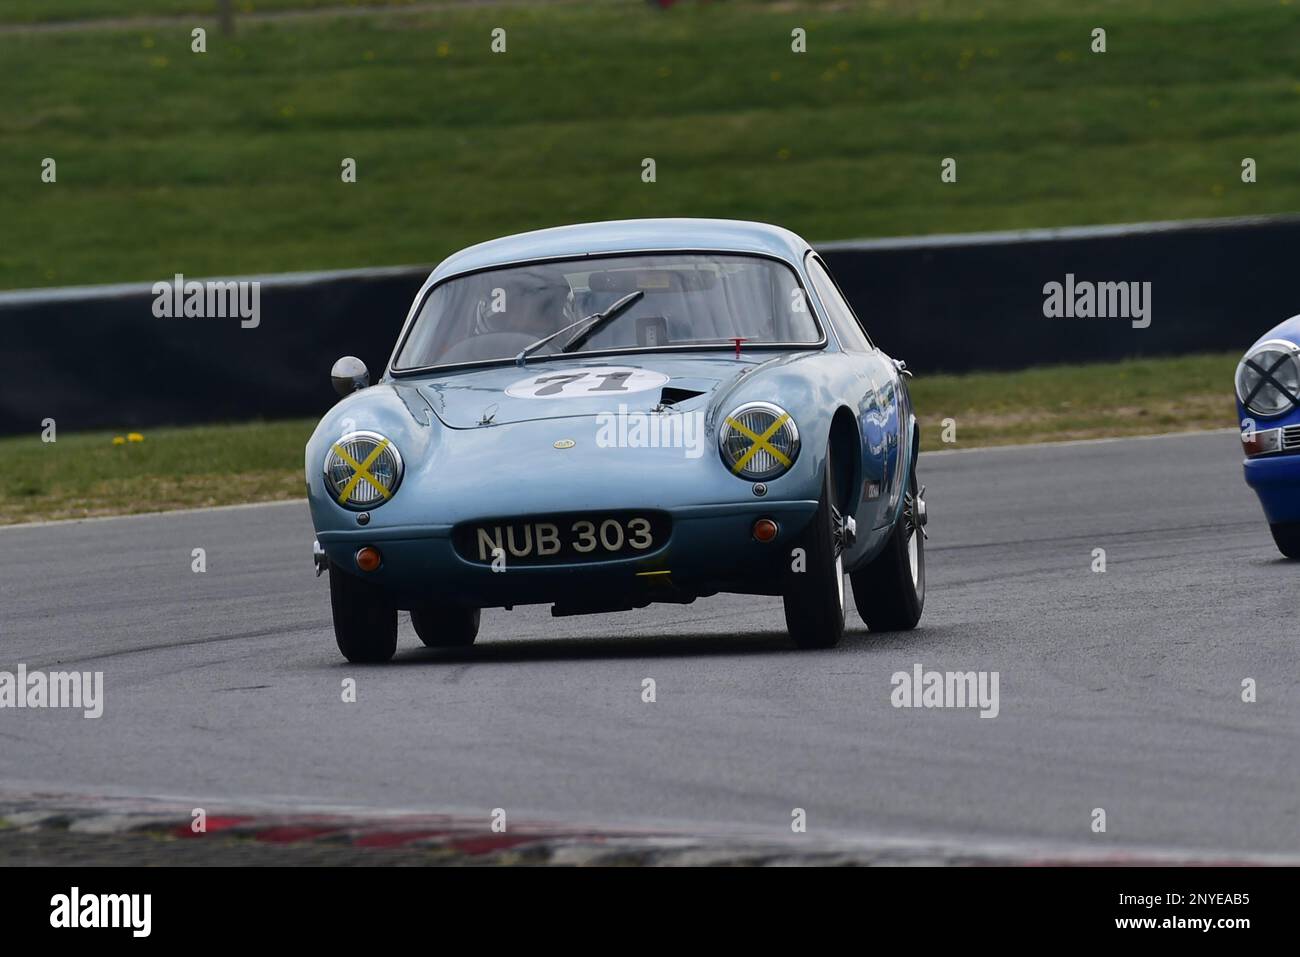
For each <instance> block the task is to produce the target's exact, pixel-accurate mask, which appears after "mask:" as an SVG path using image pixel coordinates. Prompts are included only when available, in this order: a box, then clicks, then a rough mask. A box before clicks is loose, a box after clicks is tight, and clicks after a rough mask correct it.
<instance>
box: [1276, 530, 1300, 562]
mask: <svg viewBox="0 0 1300 957" xmlns="http://www.w3.org/2000/svg"><path fill="white" fill-rule="evenodd" d="M1268 528H1269V531H1271V532H1272V533H1273V541H1274V542H1276V543H1277V550H1278V551H1279V552H1281V553H1282V554H1283V555H1285V556H1286V557H1287V558H1300V522H1287V523H1279V524H1277V525H1270V526H1269V527H1268Z"/></svg>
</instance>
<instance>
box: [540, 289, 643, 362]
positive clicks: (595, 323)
mask: <svg viewBox="0 0 1300 957" xmlns="http://www.w3.org/2000/svg"><path fill="white" fill-rule="evenodd" d="M644 295H645V291H644V290H641V289H637V290H634V291H633V292H629V293H628V294H627V295H626V296H624V297H623V298H622V299H620V300H619V301H618V302H616V303H614V304H613V305H612V306H610V307H609V308H608V309H606V310H604V311H603V312H597V313H595V314H593V315H590V316H587V317H586V318H585V319H579V320H578V321H577V322H571V323H569V324H568V325H567V326H565V327H564V328H563V329H560V330H558V331H557V332H552V333H551V334H550V335H549V336H546V337H545V338H542V339H538V340H537V341H536V342H534V343H533V344H532V345H530V346H525V347H524V348H523V349H521V350H520V352H519V355H517V356H515V365H517V366H523V365H524V364H526V363H527V362H528V357H529V356H530V355H532V354H533V353H534V352H536V351H537V350H538V349H540V348H541V347H542V346H544V345H546V344H547V343H548V342H550V341H551V340H552V339H558V338H559V337H560V336H562V335H564V334H565V333H566V332H568V331H570V330H571V329H577V328H578V327H579V326H581V325H582V324H583V323H590V325H589V326H587V328H586V329H583V330H582V331H581V332H579V333H578V334H577V335H576V336H574V337H573V338H572V339H570V340H569V341H568V342H566V343H565V344H564V345H563V346H562V347H561V348H560V351H561V352H572V351H573V350H574V349H576V348H578V346H580V345H582V344H583V343H584V342H586V341H587V340H588V339H590V338H591V337H592V336H594V335H595V334H596V333H597V332H599V331H600V330H601V329H604V328H605V326H606V325H607V324H609V323H610V322H611V321H613V320H614V319H617V318H618V317H619V316H621V315H622V314H623V313H624V312H626V311H627V310H628V309H629V308H630V307H631V306H633V305H634V304H635V303H637V302H638V301H639V300H640V299H641V297H642V296H644Z"/></svg>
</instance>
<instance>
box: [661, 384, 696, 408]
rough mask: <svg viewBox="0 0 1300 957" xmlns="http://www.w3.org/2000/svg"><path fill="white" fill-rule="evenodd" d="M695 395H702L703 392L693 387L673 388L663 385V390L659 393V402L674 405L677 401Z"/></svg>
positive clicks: (683, 400)
mask: <svg viewBox="0 0 1300 957" xmlns="http://www.w3.org/2000/svg"><path fill="white" fill-rule="evenodd" d="M697 395H704V393H703V392H698V391H696V390H695V389H674V388H673V387H672V386H664V390H663V391H662V392H661V393H659V402H660V403H661V404H662V405H676V404H677V403H678V402H685V401H686V400H687V399H693V398H695V397H696V396H697Z"/></svg>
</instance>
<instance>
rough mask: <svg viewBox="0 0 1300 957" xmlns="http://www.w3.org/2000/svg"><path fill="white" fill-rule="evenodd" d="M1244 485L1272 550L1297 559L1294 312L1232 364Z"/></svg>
mask: <svg viewBox="0 0 1300 957" xmlns="http://www.w3.org/2000/svg"><path fill="white" fill-rule="evenodd" d="M1236 385H1237V415H1238V421H1240V422H1241V444H1242V447H1243V448H1244V450H1245V453H1246V461H1245V463H1244V467H1245V471H1246V484H1247V485H1249V486H1250V487H1251V488H1253V489H1254V490H1255V494H1256V495H1258V496H1259V503H1260V505H1262V506H1263V507H1264V517H1265V518H1266V519H1267V520H1268V527H1269V529H1270V530H1272V532H1273V541H1274V542H1276V543H1277V547H1278V551H1280V552H1281V553H1282V554H1283V555H1285V556H1286V557H1287V558H1300V316H1292V317H1291V318H1290V319H1288V320H1287V321H1286V322H1284V323H1282V324H1281V325H1279V326H1275V327H1274V328H1272V329H1270V330H1269V331H1268V332H1266V333H1264V335H1263V336H1261V337H1260V338H1259V340H1258V341H1257V342H1256V343H1255V344H1254V345H1253V346H1251V347H1250V348H1249V349H1247V350H1246V354H1245V355H1244V356H1243V357H1242V359H1241V362H1240V364H1238V366H1237V382H1236Z"/></svg>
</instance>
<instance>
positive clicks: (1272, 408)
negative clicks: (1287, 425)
mask: <svg viewBox="0 0 1300 957" xmlns="http://www.w3.org/2000/svg"><path fill="white" fill-rule="evenodd" d="M1237 398H1238V399H1240V400H1241V404H1242V405H1243V406H1245V407H1246V409H1247V410H1249V411H1251V412H1253V413H1255V414H1256V415H1281V414H1282V413H1283V412H1286V411H1287V410H1288V409H1290V408H1291V407H1292V406H1294V405H1296V404H1297V403H1300V346H1297V345H1296V344H1295V343H1294V342H1288V341H1287V340H1285V339H1269V340H1268V341H1267V342H1261V343H1260V344H1259V345H1258V346H1256V347H1255V348H1254V349H1252V350H1251V351H1250V352H1248V353H1246V357H1245V358H1244V359H1242V360H1241V364H1240V365H1238V366H1237Z"/></svg>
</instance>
